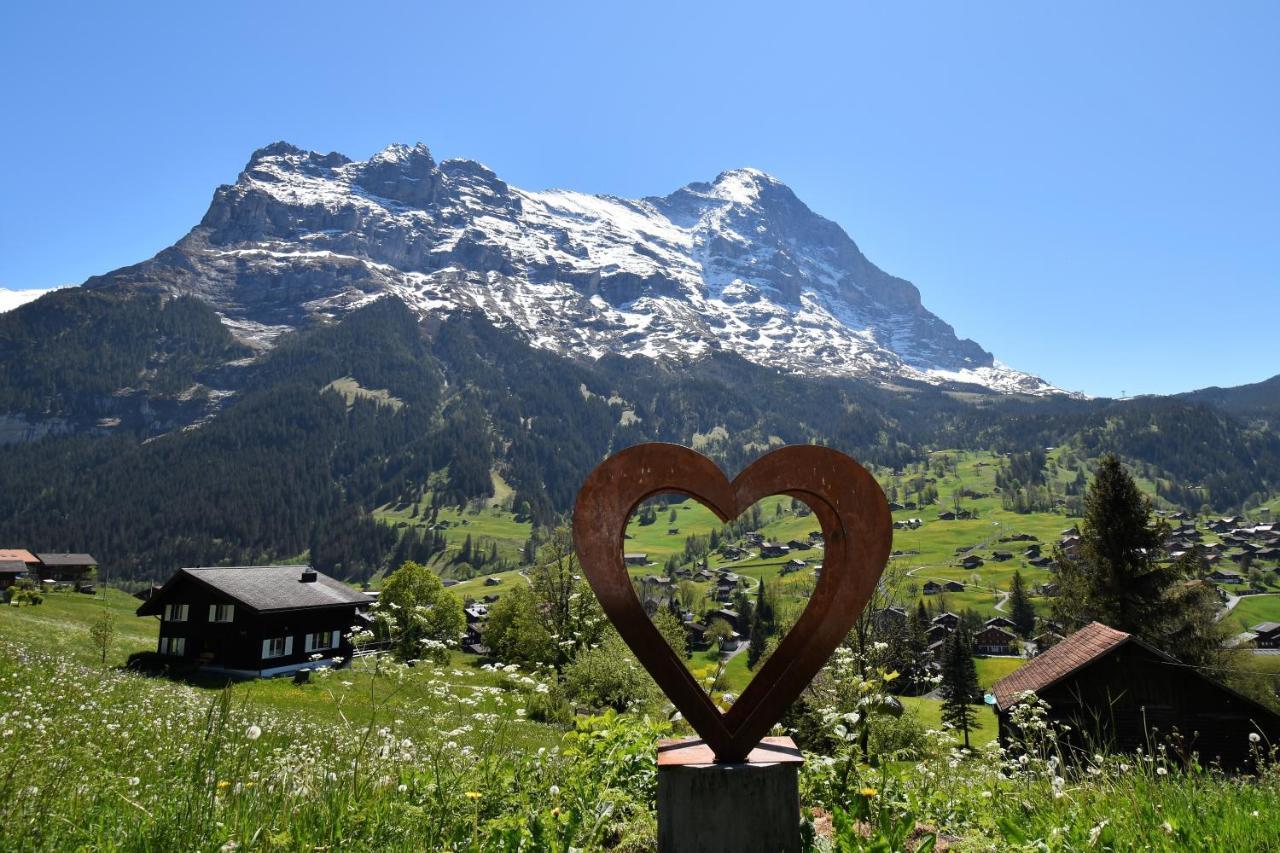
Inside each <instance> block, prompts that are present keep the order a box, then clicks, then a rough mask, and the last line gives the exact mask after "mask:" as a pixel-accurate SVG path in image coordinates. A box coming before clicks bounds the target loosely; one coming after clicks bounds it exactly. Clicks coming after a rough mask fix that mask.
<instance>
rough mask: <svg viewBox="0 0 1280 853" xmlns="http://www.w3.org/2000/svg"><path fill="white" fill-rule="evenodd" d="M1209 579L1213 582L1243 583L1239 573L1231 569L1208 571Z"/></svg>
mask: <svg viewBox="0 0 1280 853" xmlns="http://www.w3.org/2000/svg"><path fill="white" fill-rule="evenodd" d="M1209 580H1211V581H1213V582H1214V583H1230V584H1236V583H1244V578H1243V577H1241V576H1240V573H1239V572H1235V571H1232V570H1231V569H1214V570H1213V571H1211V572H1209Z"/></svg>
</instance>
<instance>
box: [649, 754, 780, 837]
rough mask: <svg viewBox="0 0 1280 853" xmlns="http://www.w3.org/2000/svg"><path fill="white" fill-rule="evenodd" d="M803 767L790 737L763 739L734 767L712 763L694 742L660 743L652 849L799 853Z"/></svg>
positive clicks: (711, 757) (710, 755) (711, 758)
mask: <svg viewBox="0 0 1280 853" xmlns="http://www.w3.org/2000/svg"><path fill="white" fill-rule="evenodd" d="M803 763H804V756H803V755H801V754H800V750H799V749H798V748H797V747H796V745H795V743H794V742H792V740H791V738H789V737H770V738H765V739H764V740H763V741H761V742H760V745H759V746H757V747H756V748H755V749H754V750H752V752H751V755H749V756H748V757H747V760H746V761H745V762H741V763H736V764H716V763H715V756H714V755H713V754H712V752H711V749H710V748H709V747H708V746H707V745H706V744H705V743H704V742H703V741H702V740H700V739H693V740H664V741H661V742H660V743H659V744H658V850H659V851H660V853H686V852H687V853H694V852H695V851H696V853H719V851H725V853H728V851H733V853H740V851H750V850H761V851H769V853H775V851H785V853H792V851H798V850H799V849H800V789H799V782H798V778H797V770H798V769H799V767H800V765H801V764H803Z"/></svg>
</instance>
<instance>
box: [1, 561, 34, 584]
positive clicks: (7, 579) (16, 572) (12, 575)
mask: <svg viewBox="0 0 1280 853" xmlns="http://www.w3.org/2000/svg"><path fill="white" fill-rule="evenodd" d="M28 571H29V570H28V569H27V564H26V563H24V562H22V561H21V560H0V589H8V588H9V587H11V586H13V585H14V584H15V583H17V582H18V581H19V580H21V579H22V578H25V577H27V576H28Z"/></svg>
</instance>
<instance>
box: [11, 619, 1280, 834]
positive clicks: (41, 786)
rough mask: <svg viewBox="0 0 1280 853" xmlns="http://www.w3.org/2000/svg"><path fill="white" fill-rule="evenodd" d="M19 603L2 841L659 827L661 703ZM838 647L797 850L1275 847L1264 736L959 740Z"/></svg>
mask: <svg viewBox="0 0 1280 853" xmlns="http://www.w3.org/2000/svg"><path fill="white" fill-rule="evenodd" d="M53 604H54V607H55V608H56V606H57V602H56V601H55V602H54V603H53ZM41 606H42V607H43V606H45V605H41ZM38 610H39V608H23V611H24V614H30V613H34V612H36V611H38ZM44 612H45V613H46V614H55V613H61V615H62V616H63V617H65V616H67V614H68V613H69V612H70V611H68V610H65V609H64V610H63V611H58V610H56V609H49V610H45V611H44ZM15 614H16V609H14V610H11V609H6V610H5V611H4V612H0V802H3V803H4V819H3V821H0V849H4V850H14V851H21V850H88V849H93V850H156V851H170V850H209V851H232V850H242V849H243V850H457V851H461V850H550V851H569V850H599V849H610V850H649V849H653V847H654V845H655V834H656V825H655V824H656V822H655V816H654V812H653V809H654V800H655V793H656V766H655V762H654V755H655V752H654V746H655V742H656V741H657V739H659V738H660V737H664V736H670V735H672V734H679V733H682V732H683V730H682V727H681V723H680V721H679V719H678V718H675V719H673V718H672V715H671V714H670V710H669V709H668V708H665V707H662V706H660V705H654V704H648V705H643V706H636V707H632V708H629V709H628V710H626V711H625V712H622V713H616V712H614V711H612V710H609V711H606V712H604V713H602V714H598V715H595V716H585V715H582V714H579V715H576V716H573V717H570V718H568V719H563V718H557V719H552V720H550V721H539V720H535V719H531V718H532V717H540V718H545V715H544V714H543V713H542V712H541V710H540V709H545V708H546V707H548V697H554V695H555V694H556V693H557V691H558V690H559V689H560V688H559V686H558V685H557V683H556V681H555V677H554V675H552V674H550V673H548V672H537V671H525V670H523V669H522V668H520V667H518V666H515V665H494V664H489V665H485V666H481V665H478V664H475V663H468V662H464V661H463V660H462V659H461V658H459V657H457V656H453V657H447V658H443V659H442V660H440V661H415V662H412V665H410V664H407V663H398V662H394V661H392V660H390V659H389V658H386V657H378V656H369V657H365V658H361V659H358V660H356V661H355V662H353V663H350V664H347V665H345V666H344V667H343V668H341V669H335V670H323V671H319V672H317V673H316V675H315V677H314V678H313V679H312V680H311V682H310V683H307V684H293V683H291V682H289V681H288V680H274V681H267V682H250V683H240V684H234V685H231V686H210V685H200V684H190V683H179V682H175V681H171V680H169V679H166V678H160V677H146V676H143V675H139V674H134V673H131V672H126V671H123V670H122V669H121V668H119V667H116V666H112V665H108V666H106V667H104V666H102V665H101V664H100V663H99V662H98V661H97V660H96V658H95V657H94V654H93V653H92V651H91V650H90V647H89V645H88V639H87V638H88V630H89V625H88V624H87V623H85V624H76V623H75V622H74V621H66V620H65V619H64V620H62V621H59V622H56V623H55V622H53V621H50V622H49V624H48V625H47V626H46V627H47V628H48V629H49V630H48V631H46V632H44V633H43V634H42V633H40V632H37V631H34V630H25V631H18V630H9V629H11V628H14V627H15V626H17V625H18V623H17V622H16V621H14V619H15V618H17V617H16V616H15ZM23 618H31V617H30V616H28V615H24V617H23ZM32 624H34V623H30V622H28V623H27V626H28V628H30V626H31V625H32ZM57 626H61V631H62V635H61V639H57V637H58V635H57V634H56V633H55V631H54V628H55V627H57ZM41 637H43V639H41ZM854 663H855V661H854V659H853V657H852V652H850V651H849V650H843V651H842V652H840V653H839V654H838V655H837V656H836V658H835V659H834V660H833V662H832V664H831V666H830V667H829V668H828V671H827V673H825V676H826V677H827V678H829V679H836V680H835V681H834V682H832V683H834V684H835V688H834V689H832V690H831V691H830V692H827V693H823V694H821V695H820V696H816V697H815V701H816V700H818V699H820V708H819V713H818V715H817V720H818V722H817V723H816V725H818V726H820V727H821V729H822V734H823V739H822V743H824V744H825V746H824V747H823V748H822V749H821V750H810V751H809V754H808V760H807V762H806V764H805V765H804V769H803V771H802V777H801V786H802V787H801V796H802V802H803V805H804V809H803V811H804V814H803V816H802V821H803V826H802V830H803V832H804V836H805V839H806V844H807V845H808V846H809V848H810V849H814V850H863V849H866V850H885V851H889V850H916V851H918V850H929V849H951V850H990V851H1008V850H1013V851H1020V850H1025V851H1032V850H1036V851H1041V850H1063V851H1071V850H1169V851H1175V850H1177V851H1181V850H1215V851H1217V850H1220V851H1266V850H1275V849H1280V820H1277V819H1276V817H1275V816H1276V815H1277V814H1280V768H1278V767H1277V764H1276V762H1275V757H1274V749H1273V747H1272V745H1270V744H1267V743H1264V742H1261V741H1260V740H1259V741H1258V742H1256V743H1253V744H1252V747H1253V748H1254V750H1255V753H1256V757H1257V762H1256V770H1255V772H1254V773H1252V774H1248V775H1228V774H1225V773H1223V772H1221V771H1220V770H1218V769H1216V768H1215V767H1213V766H1212V765H1201V764H1200V763H1199V762H1198V761H1197V760H1196V758H1195V756H1194V755H1187V754H1183V753H1182V752H1180V751H1179V750H1178V748H1177V743H1176V740H1175V741H1171V742H1169V743H1161V744H1155V745H1153V748H1152V749H1151V750H1149V751H1146V752H1144V753H1143V754H1139V755H1109V754H1106V753H1105V752H1103V751H1099V752H1098V753H1097V754H1094V755H1088V756H1084V757H1080V756H1074V757H1069V756H1066V755H1064V754H1063V751H1062V747H1061V746H1060V744H1061V742H1062V738H1061V734H1062V733H1061V732H1058V731H1056V730H1055V729H1054V727H1053V725H1052V724H1050V723H1049V722H1047V720H1046V717H1045V714H1044V707H1043V703H1042V702H1039V701H1038V700H1036V699H1035V697H1033V696H1028V697H1026V700H1025V701H1024V703H1023V704H1022V705H1021V706H1019V708H1018V711H1017V714H1018V715H1019V724H1020V725H1021V727H1022V728H1023V730H1024V731H1026V732H1027V733H1028V736H1027V738H1026V739H1025V741H1024V742H1023V743H1022V744H1021V745H1020V746H1016V747H1009V748H1001V747H1000V746H999V745H998V744H996V743H994V742H987V743H984V744H982V745H975V747H974V749H972V750H964V749H962V748H960V747H958V746H957V740H956V737H955V735H954V733H953V732H950V731H948V730H946V729H945V728H937V729H929V728H926V727H925V726H924V725H923V724H922V723H920V722H919V720H918V719H917V718H916V717H915V716H914V715H913V714H912V712H911V711H910V709H908V710H907V711H906V712H905V713H903V714H901V715H900V716H897V717H892V716H890V715H888V714H887V713H886V710H887V709H889V708H891V707H892V703H891V702H887V701H886V700H885V692H884V687H885V684H886V682H887V681H888V680H891V679H892V677H893V676H894V674H893V673H890V672H885V671H884V670H883V669H880V668H876V667H874V666H870V667H867V666H855V665H854ZM867 744H869V745H870V746H869V748H867V747H866V745H867ZM864 750H865V751H864Z"/></svg>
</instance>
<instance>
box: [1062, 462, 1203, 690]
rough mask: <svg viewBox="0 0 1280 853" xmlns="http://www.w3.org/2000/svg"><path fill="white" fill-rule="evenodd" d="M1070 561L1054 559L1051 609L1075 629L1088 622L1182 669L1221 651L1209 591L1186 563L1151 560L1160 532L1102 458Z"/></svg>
mask: <svg viewBox="0 0 1280 853" xmlns="http://www.w3.org/2000/svg"><path fill="white" fill-rule="evenodd" d="M1084 503H1085V517H1084V520H1083V521H1082V522H1081V524H1080V547H1079V551H1078V554H1077V555H1076V556H1069V555H1067V554H1063V553H1059V554H1058V555H1057V556H1058V586H1059V594H1058V596H1057V597H1056V598H1055V599H1054V605H1053V611H1054V615H1055V616H1056V617H1057V618H1058V620H1059V621H1062V622H1063V623H1064V624H1066V625H1067V626H1068V627H1070V628H1079V627H1081V626H1082V625H1084V624H1086V623H1088V622H1090V621H1095V620H1096V621H1098V622H1102V623H1103V624H1105V625H1108V626H1110V627H1112V628H1115V629H1116V630H1118V631H1125V632H1127V633H1130V634H1134V635H1136V636H1138V637H1141V638H1142V639H1143V640H1145V641H1147V642H1148V643H1151V644H1152V645H1153V646H1155V647H1157V648H1159V649H1162V650H1164V651H1165V652H1167V653H1169V654H1171V655H1173V656H1174V657H1176V658H1178V659H1179V660H1181V661H1182V662H1183V663H1191V664H1200V663H1205V662H1209V661H1211V660H1212V659H1213V658H1214V657H1215V656H1216V655H1217V653H1218V650H1219V649H1220V648H1221V645H1222V639H1223V636H1222V632H1223V628H1222V626H1221V625H1220V623H1217V622H1215V620H1214V614H1215V611H1216V609H1217V604H1216V601H1215V600H1214V596H1213V590H1212V589H1211V588H1210V587H1209V586H1208V584H1207V583H1206V582H1205V581H1203V580H1197V579H1196V578H1195V577H1194V575H1193V574H1192V572H1193V571H1194V568H1193V567H1194V561H1178V562H1175V563H1173V564H1170V565H1164V564H1161V563H1160V562H1158V556H1159V548H1160V546H1161V544H1162V543H1163V541H1164V539H1165V536H1166V534H1167V532H1168V528H1167V526H1166V525H1165V524H1164V522H1159V523H1158V524H1155V525H1153V524H1152V523H1151V503H1150V501H1149V500H1147V498H1146V496H1144V495H1143V494H1142V493H1141V492H1140V491H1138V487H1137V484H1136V483H1134V481H1133V478H1132V477H1131V476H1130V475H1129V473H1128V472H1127V471H1125V470H1124V467H1123V466H1122V465H1121V464H1120V460H1119V459H1117V458H1116V457H1115V456H1114V455H1110V454H1108V455H1107V456H1104V457H1103V458H1102V462H1101V463H1100V464H1099V466H1098V472H1097V474H1096V476H1095V477H1094V480H1093V483H1092V484H1091V485H1090V487H1089V490H1088V492H1087V493H1086V494H1085V501H1084Z"/></svg>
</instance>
